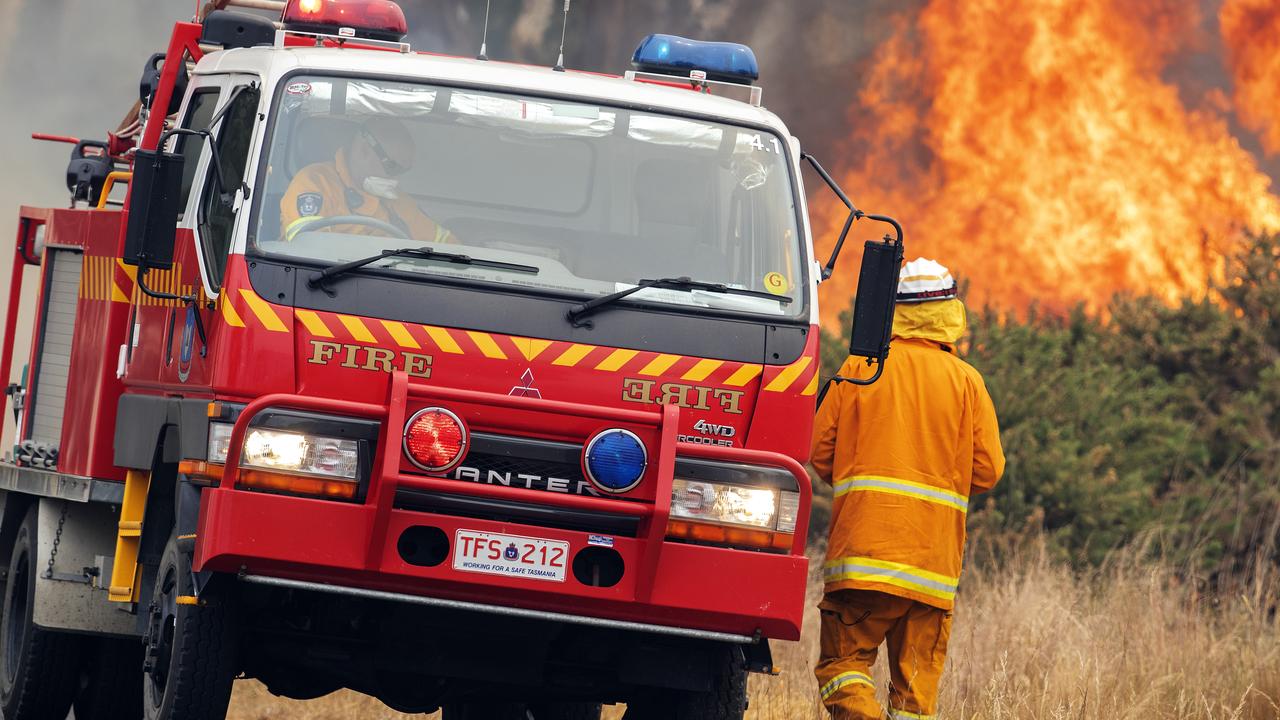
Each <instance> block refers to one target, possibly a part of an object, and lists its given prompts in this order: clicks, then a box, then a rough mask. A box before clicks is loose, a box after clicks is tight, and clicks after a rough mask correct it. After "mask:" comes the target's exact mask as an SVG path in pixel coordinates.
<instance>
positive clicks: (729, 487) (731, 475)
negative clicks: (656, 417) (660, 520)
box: [667, 458, 800, 552]
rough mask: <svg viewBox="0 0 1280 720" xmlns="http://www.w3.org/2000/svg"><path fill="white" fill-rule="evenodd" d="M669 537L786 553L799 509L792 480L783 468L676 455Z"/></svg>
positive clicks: (790, 544) (798, 499)
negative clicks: (678, 456)
mask: <svg viewBox="0 0 1280 720" xmlns="http://www.w3.org/2000/svg"><path fill="white" fill-rule="evenodd" d="M675 474H676V477H675V479H674V480H673V481H672V484H671V517H670V520H669V521H668V523H667V536H668V537H671V538H678V539H681V540H687V541H693V542H701V543H706V544H711V545H724V546H728V547H738V548H750V549H757V550H769V551H774V552H787V551H789V550H791V549H792V547H793V546H794V540H795V537H794V535H795V531H796V525H797V520H798V516H799V514H800V493H799V492H798V488H797V486H796V480H795V478H794V477H793V476H792V475H791V473H790V472H788V471H786V470H783V469H782V468H774V467H761V466H755V465H745V464H741V463H727V462H717V461H710V460H700V459H699V460H695V459H692V458H677V460H676V473H675Z"/></svg>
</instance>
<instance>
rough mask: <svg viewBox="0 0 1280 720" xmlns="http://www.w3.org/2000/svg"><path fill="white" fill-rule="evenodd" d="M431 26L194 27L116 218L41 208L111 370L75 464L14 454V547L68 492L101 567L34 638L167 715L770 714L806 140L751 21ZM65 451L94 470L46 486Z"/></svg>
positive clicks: (797, 499) (796, 595)
mask: <svg viewBox="0 0 1280 720" xmlns="http://www.w3.org/2000/svg"><path fill="white" fill-rule="evenodd" d="M223 4H225V3H223ZM335 8H337V9H342V8H345V10H346V14H341V15H340V16H339V15H338V14H336V10H335ZM357 11H363V12H367V13H368V17H369V18H372V20H370V21H369V22H368V23H366V24H365V25H361V21H360V19H359V18H360V15H359V13H358V12H357ZM398 13H399V10H398V8H395V6H394V4H393V3H389V2H386V1H385V0H303V1H299V0H294V1H293V2H290V3H288V5H287V6H285V7H284V8H283V14H282V16H281V18H280V22H279V23H272V22H269V21H266V20H262V19H260V18H254V17H252V16H247V15H238V14H235V13H229V12H228V11H225V10H218V11H216V12H214V13H213V14H211V15H209V16H207V17H205V18H204V19H203V23H202V24H201V23H179V24H178V25H177V26H176V27H175V30H174V35H173V37H172V39H171V40H170V45H169V50H168V53H167V54H166V55H165V57H164V62H163V69H162V70H160V71H158V74H157V75H156V84H155V86H154V94H153V95H152V97H151V98H150V101H151V102H150V105H151V108H152V109H151V112H150V113H145V112H144V115H143V121H144V126H145V132H144V133H143V135H142V136H141V139H140V141H139V145H138V149H137V150H136V152H134V153H131V158H132V159H131V163H130V165H131V166H132V175H131V176H130V177H129V178H127V179H126V181H128V182H130V183H131V184H130V187H129V196H128V199H127V200H126V201H125V203H124V206H123V207H122V208H121V209H111V208H110V207H106V206H104V207H101V208H94V209H73V210H67V211H48V212H37V211H34V210H30V209H24V220H23V222H24V225H23V226H22V229H21V230H20V233H19V245H20V249H21V248H24V247H28V246H24V245H23V244H22V243H23V239H24V237H26V238H27V239H28V240H30V239H33V238H34V235H35V233H36V231H37V230H39V232H40V233H42V235H43V238H44V242H45V251H44V253H45V254H44V256H43V263H42V267H43V272H45V273H46V274H49V276H50V278H51V279H50V280H49V282H50V283H52V282H53V280H56V279H57V278H56V277H54V276H53V275H52V273H54V272H55V271H54V270H53V268H54V267H58V268H61V272H63V273H66V272H74V273H78V275H77V278H72V279H71V280H68V281H66V282H71V283H72V286H76V287H79V291H78V293H77V294H76V296H75V297H70V298H64V300H65V301H66V302H67V303H70V304H71V305H73V306H75V307H76V308H77V310H76V313H77V314H75V315H74V317H73V323H74V331H73V332H72V333H71V335H70V336H69V337H70V339H69V340H68V342H67V344H68V345H69V350H68V351H67V354H68V358H69V359H68V360H67V362H68V363H69V367H70V371H71V372H70V375H71V376H72V377H80V378H84V384H85V385H86V386H87V387H84V388H76V387H71V389H69V390H67V391H65V392H66V396H65V404H64V407H62V408H59V409H60V410H62V414H61V416H60V417H61V418H62V422H61V424H60V425H59V424H57V423H56V422H55V424H54V429H53V430H51V431H46V432H45V435H46V436H47V437H46V439H45V440H43V441H40V442H43V443H44V445H39V447H38V449H41V451H42V452H44V455H42V457H55V458H58V459H57V460H55V461H54V462H53V463H52V466H46V467H43V468H38V467H35V466H34V465H33V463H31V462H23V461H22V459H20V458H19V459H17V460H14V461H11V462H9V463H8V464H7V470H5V472H4V473H0V484H5V483H7V484H5V487H6V489H8V491H9V492H7V493H6V507H5V511H4V525H3V529H2V530H0V542H8V547H7V548H6V549H5V551H6V552H9V551H10V550H12V551H13V552H16V553H17V554H16V555H14V558H13V560H11V566H10V571H11V573H10V577H11V578H12V577H14V573H13V570H14V568H15V567H17V566H19V565H21V563H22V562H26V563H27V564H28V565H30V564H31V563H33V562H36V561H37V560H40V559H42V558H43V554H42V552H41V551H42V549H43V548H45V547H47V546H48V543H49V542H50V540H49V535H50V533H51V532H52V530H51V528H52V527H53V524H54V522H55V518H57V517H58V515H59V513H60V514H61V519H60V520H58V521H57V535H58V537H60V538H61V537H69V536H72V535H74V536H76V537H79V538H82V540H79V541H77V544H78V545H82V546H83V547H80V548H79V549H78V550H77V552H79V553H80V554H81V555H83V556H84V557H86V558H88V557H92V558H94V559H95V560H94V562H95V565H94V567H95V570H96V572H94V573H87V574H88V575H89V576H91V577H89V578H88V580H87V582H85V583H83V584H81V585H78V586H77V587H76V593H78V595H76V597H77V598H78V599H77V600H76V602H78V603H80V605H79V607H83V608H85V611H84V612H83V613H81V614H80V615H79V617H73V618H68V617H59V618H56V619H53V618H50V617H45V616H40V617H36V615H39V613H36V615H32V613H31V612H28V613H27V614H28V615H32V617H30V618H27V619H25V620H24V619H23V618H20V617H12V618H10V617H6V618H5V619H4V621H3V622H0V634H4V633H8V635H9V636H11V637H13V636H16V637H22V633H23V632H24V628H28V627H33V628H37V629H38V630H39V631H40V632H42V633H47V634H48V635H49V637H52V638H56V639H57V640H58V641H59V642H64V643H73V642H88V640H85V639H84V638H85V637H91V636H102V637H111V638H113V644H111V645H109V646H108V645H106V644H104V645H103V648H109V649H105V650H103V651H102V652H104V653H107V654H109V653H116V656H112V657H116V658H117V660H118V664H127V663H132V665H130V667H136V673H137V676H138V677H137V678H136V682H135V680H130V681H128V682H130V683H134V687H136V692H137V695H138V698H133V696H130V698H131V700H130V702H133V701H135V700H136V701H137V702H140V704H141V706H142V710H143V715H144V717H147V718H177V717H222V716H223V714H224V713H225V709H226V704H227V700H228V697H229V694H230V687H231V682H232V680H233V678H235V677H237V676H241V677H252V678H257V679H259V680H260V681H261V682H263V683H264V684H265V685H266V686H267V687H268V689H270V690H271V691H272V692H274V693H277V694H281V695H286V696H290V697H295V698H312V697H318V696H320V695H324V694H326V693H328V692H331V691H333V690H336V689H338V688H342V687H349V688H354V689H356V690H358V691H361V692H365V693H368V694H370V695H374V696H376V697H378V698H380V699H382V700H383V701H384V702H386V703H387V704H388V705H390V706H392V707H394V708H397V709H400V710H403V711H408V712H431V711H434V710H436V709H437V708H440V707H443V708H444V709H445V717H446V718H451V719H452V720H461V719H462V718H494V719H495V720H497V719H505V718H508V717H510V718H516V717H519V718H525V717H535V718H566V719H567V718H584V717H598V716H599V712H600V704H602V703H617V702H624V703H627V705H628V710H627V715H626V717H627V718H632V719H633V720H635V719H637V718H638V719H640V720H644V719H645V718H670V717H679V718H685V717H689V718H693V717H697V718H721V717H723V718H740V717H741V716H742V713H743V711H744V710H745V702H746V695H745V693H746V691H745V674H746V673H747V672H748V671H757V672H772V670H773V663H772V660H771V657H770V652H769V644H768V643H769V641H770V640H796V639H798V638H799V635H800V626H801V618H802V615H803V603H804V598H805V588H806V585H807V579H808V562H807V558H806V556H805V554H804V549H805V544H806V536H807V526H808V516H809V507H810V502H811V490H810V482H809V477H808V475H807V473H806V472H805V470H804V469H803V468H802V463H803V462H804V461H805V460H806V459H807V454H808V446H809V440H810V428H811V418H812V414H813V409H814V404H815V396H816V394H817V390H818V386H819V374H818V372H819V367H818V365H819V361H818V355H817V353H818V331H817V328H818V307H817V294H816V289H817V284H818V282H819V281H820V280H821V279H822V277H823V268H822V266H820V265H819V264H818V262H817V260H816V258H815V254H814V247H813V242H812V237H811V232H810V228H809V223H808V216H807V213H806V208H805V194H804V189H803V186H802V183H801V173H800V169H801V153H800V148H799V142H798V141H797V140H796V139H795V138H794V137H793V136H792V135H791V134H790V132H789V131H788V130H787V128H786V126H785V125H784V124H783V122H782V121H781V120H780V119H779V118H778V117H777V116H775V115H774V114H773V113H771V112H769V111H768V110H766V109H764V108H763V107H762V106H761V94H760V92H759V89H758V88H754V87H752V85H751V81H752V80H753V79H754V78H755V76H756V75H757V74H758V71H757V70H756V68H755V67H754V57H752V56H751V55H750V50H749V49H747V48H745V47H743V46H737V45H728V44H721V43H696V42H692V41H686V40H683V39H680V38H674V37H671V36H662V35H657V36H651V37H649V38H647V39H646V40H645V42H644V43H642V45H641V46H640V48H638V49H637V51H636V54H635V57H634V63H635V65H636V68H637V69H636V70H635V71H633V72H629V73H627V74H626V75H625V76H622V77H611V76H604V75H599V74H594V73H584V72H572V71H570V72H565V71H563V69H561V68H555V69H553V68H542V67H530V66H522V65H516V64H511V63H503V62H497V61H491V60H477V59H468V58H452V57H443V56H438V55H431V54H422V53H416V52H412V51H411V50H410V48H409V47H408V46H407V45H406V44H404V43H403V42H402V41H401V36H403V34H404V32H403V27H402V26H403V16H398ZM397 16H398V20H397ZM375 21H376V22H375ZM214 45H222V46H223V49H211V46H214ZM188 64H189V70H188ZM183 87H185V92H182V89H183ZM734 95H736V96H740V97H741V99H735V98H734V97H730V96H734ZM179 98H180V99H179ZM166 106H168V107H169V108H170V109H172V110H174V111H175V112H173V113H171V114H170V113H162V112H160V111H159V110H160V109H161V108H164V107H166ZM166 114H169V115H171V117H170V118H169V121H168V123H167V124H166V121H165V115H166ZM104 199H105V196H104ZM851 218H852V216H851ZM69 228H78V229H79V230H78V232H79V234H78V235H73V233H72V232H71V231H70V230H69ZM846 229H847V228H846ZM24 233H26V234H25V235H24ZM59 240H61V242H58V241H59ZM897 248H898V256H897V257H898V258H899V259H900V254H901V242H900V238H899V242H898V244H897ZM23 257H24V258H28V257H29V256H28V255H23ZM68 259H73V260H74V261H75V262H74V267H73V268H72V269H71V270H68V269H67V268H68V267H69V265H68ZM832 262H834V258H833V260H832ZM828 272H829V269H828ZM47 287H49V288H52V289H50V290H48V291H47V292H46V296H47V298H49V299H48V300H47V301H46V300H44V299H42V301H41V308H48V307H52V305H51V304H50V303H52V302H53V301H54V300H57V299H58V298H57V297H55V296H56V292H57V289H56V288H55V287H54V285H52V284H49V285H47ZM891 298H892V294H891V292H890V293H889V300H890V302H891ZM60 302H61V301H60ZM42 311H43V310H42ZM891 312H892V311H891V306H890V312H889V314H890V315H891ZM871 324H872V323H871V321H868V322H867V325H866V327H870V326H871ZM42 332H46V336H47V331H43V330H42ZM43 337H45V336H42V338H40V339H43ZM54 351H56V347H55V345H52V344H49V343H44V342H37V343H36V347H35V349H34V350H33V365H35V366H36V367H40V363H41V362H42V361H44V363H45V364H44V367H49V363H50V362H53V361H54V360H57V359H58V358H57V357H54V356H52V355H48V353H50V352H54ZM5 360H6V371H7V360H8V357H7V354H6V357H5ZM880 360H881V361H883V355H881V357H880ZM42 378H43V376H41V375H38V374H37V375H36V376H33V381H32V382H31V383H30V385H31V387H30V388H28V389H26V390H25V392H26V393H27V397H28V398H35V399H36V400H37V401H38V400H39V399H40V398H42V397H45V395H43V394H42V388H41V387H40V386H41V382H42ZM45 402H46V404H47V402H48V401H47V400H46V401H45ZM33 407H35V404H33V403H31V402H28V403H27V405H26V411H25V412H27V413H31V412H33V411H32V408H33ZM42 407H43V406H42ZM32 418H33V419H35V420H40V422H43V423H45V424H46V425H47V424H48V423H49V422H50V421H49V420H48V419H47V418H44V416H40V417H39V418H37V417H36V416H35V415H32ZM27 427H28V428H30V427H31V426H30V425H28V426H27ZM29 434H30V433H29V432H28V435H29ZM21 439H22V438H19V440H21ZM28 441H29V442H33V443H34V442H36V441H35V440H30V439H29V438H28ZM46 446H52V448H50V447H46ZM33 447H34V446H33ZM32 452H33V453H34V450H33V451H32ZM50 452H52V453H53V455H51V456H50V454H49V453H50ZM33 456H34V455H33ZM24 457H25V456H24ZM41 473H43V474H41ZM48 475H56V476H57V477H58V478H65V479H67V480H68V481H75V482H80V481H83V482H84V483H85V487H86V488H88V489H87V490H85V491H84V492H83V493H82V495H83V496H84V497H83V498H81V497H80V496H79V495H77V496H76V497H74V498H69V497H67V494H66V493H65V492H63V493H61V494H59V492H58V491H57V490H56V488H55V489H54V490H50V491H49V492H43V493H34V494H32V493H26V494H24V493H21V492H19V489H20V485H21V484H22V483H24V482H26V483H28V484H30V481H31V480H32V478H37V479H44V480H48V479H49V478H48V477H46V476H48ZM80 505H84V506H85V507H83V508H82V507H80ZM67 508H72V510H68V509H67ZM32 518H34V519H32ZM64 526H67V529H64ZM15 528H17V529H19V530H25V531H27V532H28V533H29V535H30V538H29V540H28V546H27V550H26V552H27V554H26V555H25V556H24V555H22V554H21V552H18V551H19V550H20V548H18V547H17V546H16V545H15V544H14V542H13V540H12V538H13V537H14V533H15V532H17V530H15ZM42 543H43V544H42ZM108 543H109V544H108ZM54 547H56V545H55V546H54ZM0 554H3V553H0ZM15 563H16V564H15ZM23 567H26V566H23ZM50 568H53V560H52V559H51V560H50ZM87 570H88V568H86V571H87ZM32 577H33V579H32V580H31V582H30V588H31V591H32V592H34V593H35V594H34V596H33V598H34V602H35V603H36V604H40V603H42V602H43V603H45V604H46V605H47V604H48V603H51V602H54V600H53V599H54V598H58V597H62V596H63V595H66V594H67V591H66V590H65V589H64V588H63V587H62V585H59V584H58V581H57V580H56V579H55V578H53V577H49V578H42V577H36V576H35V575H34V574H33V575H32ZM64 580H66V583H64V584H69V583H70V582H71V580H67V579H65V578H64ZM19 581H20V580H12V579H11V580H10V582H9V586H8V588H7V590H6V597H10V596H13V597H17V595H18V594H19V591H21V592H26V589H27V587H28V586H27V585H26V584H23V585H22V586H21V587H19V584H18V583H19ZM22 582H25V581H22ZM103 608H107V609H106V610H104V609H103ZM5 612H6V615H7V616H13V615H15V611H11V610H9V609H8V605H6V611H5ZM24 623H25V624H24ZM130 642H131V643H132V646H130V645H129V643H130ZM126 653H133V655H127V656H126V655H125V654H126ZM138 653H140V654H141V655H142V658H141V661H140V662H138V661H137V659H136V658H134V655H136V654H138ZM4 657H5V656H4V654H3V653H0V666H4V667H8V669H9V670H10V672H11V673H20V672H21V668H19V667H18V663H17V662H16V660H15V661H13V662H11V663H10V666H5V659H4ZM107 661H108V662H109V661H110V657H108V660H107ZM0 675H3V673H0ZM54 681H55V679H50V680H48V682H54ZM117 684H118V683H117ZM125 684H126V685H127V684H128V683H125ZM14 687H18V686H17V685H15V686H14ZM14 693H19V691H18V690H10V691H9V695H5V690H4V684H3V683H0V703H9V702H11V701H12V702H16V703H18V704H17V705H14V707H17V708H21V707H22V706H21V704H20V701H21V699H22V698H21V696H20V693H19V695H14ZM73 694H74V693H70V694H69V695H68V697H70V695H73ZM12 698H17V699H16V700H13V699H12ZM77 702H79V701H78V700H77ZM6 707H8V706H7V705H6ZM130 707H132V706H130ZM64 710H65V708H64ZM15 712H16V711H15ZM10 714H11V713H9V712H8V711H6V717H9V716H10ZM30 716H31V717H36V716H37V715H30ZM13 717H18V718H23V717H27V715H24V714H22V713H21V712H17V713H16V714H13Z"/></svg>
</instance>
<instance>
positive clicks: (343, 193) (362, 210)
mask: <svg viewBox="0 0 1280 720" xmlns="http://www.w3.org/2000/svg"><path fill="white" fill-rule="evenodd" d="M415 152H416V148H415V146H414V142H413V138H412V137H411V136H410V135H409V131H408V130H407V129H406V128H405V126H404V125H403V124H402V123H401V122H400V121H399V120H396V119H394V118H388V117H372V118H369V119H368V120H365V121H364V122H363V123H361V125H360V127H359V129H358V130H357V131H356V133H355V137H354V138H352V140H351V142H350V143H348V144H347V146H346V147H342V148H339V149H338V152H337V155H336V156H335V157H334V158H333V161H332V162H320V163H314V164H312V165H308V166H307V167H304V168H302V170H300V171H299V172H298V174H297V175H295V176H294V178H293V181H292V182H290V183H289V188H288V190H286V191H285V194H284V198H283V199H281V201H280V218H281V221H282V222H281V226H282V227H283V228H284V239H285V240H293V238H294V237H295V236H296V235H297V234H298V233H299V232H300V231H302V230H304V229H305V228H306V226H307V224H308V222H309V221H311V220H312V219H313V218H326V217H335V216H339V215H364V216H367V217H371V218H375V219H378V220H382V221H384V222H388V223H391V224H392V225H394V226H396V227H398V228H400V230H402V231H403V232H404V233H405V235H407V236H408V237H410V238H413V239H415V240H426V241H429V242H457V239H456V238H454V236H453V234H452V233H450V232H449V231H448V230H446V229H445V228H443V227H441V226H440V225H439V224H438V223H436V222H435V221H434V220H432V219H431V218H429V217H427V216H426V215H425V214H424V213H423V212H422V210H421V209H419V208H418V205H417V203H415V202H414V201H413V200H412V199H410V198H408V197H405V196H403V195H401V194H400V191H399V180H398V179H397V178H398V177H399V176H400V175H403V174H404V173H406V172H408V171H409V170H410V169H411V168H412V167H413V157H414V155H415ZM330 229H331V230H332V231H333V232H344V233H353V234H357V235H371V234H383V233H381V231H379V230H378V229H377V228H374V227H370V226H368V225H357V224H351V225H335V226H333V227H332V228H330Z"/></svg>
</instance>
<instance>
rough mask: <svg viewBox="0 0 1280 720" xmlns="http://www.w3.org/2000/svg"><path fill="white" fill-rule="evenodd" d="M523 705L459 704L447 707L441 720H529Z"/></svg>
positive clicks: (442, 711)
mask: <svg viewBox="0 0 1280 720" xmlns="http://www.w3.org/2000/svg"><path fill="white" fill-rule="evenodd" d="M528 717H529V713H528V712H527V708H526V707H525V706H524V704H523V703H459V704H456V705H445V706H444V708H442V709H441V712H440V720H528Z"/></svg>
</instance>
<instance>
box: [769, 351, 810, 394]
mask: <svg viewBox="0 0 1280 720" xmlns="http://www.w3.org/2000/svg"><path fill="white" fill-rule="evenodd" d="M811 362H813V358H811V357H809V356H808V355H805V356H804V357H802V358H800V359H799V360H797V361H795V362H793V363H791V364H790V365H788V366H787V367H786V369H785V370H783V371H782V372H780V373H778V375H777V377H775V378H774V379H773V380H772V381H770V382H769V384H768V385H767V386H765V390H768V391H769V392H782V391H783V390H786V389H787V388H789V387H791V383H793V382H795V381H796V378H798V377H800V373H802V372H804V369H805V368H807V367H809V363H811Z"/></svg>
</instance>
